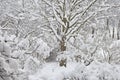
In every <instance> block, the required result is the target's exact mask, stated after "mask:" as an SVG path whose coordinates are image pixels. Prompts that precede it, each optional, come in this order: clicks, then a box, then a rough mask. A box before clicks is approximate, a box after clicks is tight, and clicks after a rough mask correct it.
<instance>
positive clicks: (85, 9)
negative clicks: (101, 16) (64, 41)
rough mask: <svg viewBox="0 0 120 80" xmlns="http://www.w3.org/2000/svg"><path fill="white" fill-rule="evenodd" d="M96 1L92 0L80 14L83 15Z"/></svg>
mask: <svg viewBox="0 0 120 80" xmlns="http://www.w3.org/2000/svg"><path fill="white" fill-rule="evenodd" d="M96 1H97V0H93V1H92V2H91V3H90V4H89V5H88V6H87V8H86V9H85V10H84V11H83V13H82V15H81V16H83V15H84V14H85V13H86V12H87V10H88V9H89V8H90V7H91V6H92V5H93V4H94V3H95V2H96Z"/></svg>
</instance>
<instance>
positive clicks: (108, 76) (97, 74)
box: [29, 62, 120, 80]
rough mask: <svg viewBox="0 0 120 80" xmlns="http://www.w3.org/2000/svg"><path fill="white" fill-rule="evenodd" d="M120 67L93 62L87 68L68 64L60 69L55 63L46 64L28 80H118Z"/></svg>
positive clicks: (76, 64) (81, 65)
mask: <svg viewBox="0 0 120 80" xmlns="http://www.w3.org/2000/svg"><path fill="white" fill-rule="evenodd" d="M119 75H120V65H111V64H108V63H99V62H93V63H91V65H89V66H85V65H84V64H80V63H73V62H71V63H68V64H67V67H60V66H59V65H58V64H57V63H46V64H45V65H44V66H43V67H42V68H41V69H39V70H38V72H37V73H36V74H34V75H30V76H29V80H120V76H119Z"/></svg>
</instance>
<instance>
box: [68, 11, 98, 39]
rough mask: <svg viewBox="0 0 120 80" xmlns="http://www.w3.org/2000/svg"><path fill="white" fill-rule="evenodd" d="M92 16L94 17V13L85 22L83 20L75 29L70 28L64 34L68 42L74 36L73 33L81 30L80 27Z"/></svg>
mask: <svg viewBox="0 0 120 80" xmlns="http://www.w3.org/2000/svg"><path fill="white" fill-rule="evenodd" d="M94 15H96V13H93V14H91V15H90V16H88V17H87V18H86V19H85V20H83V21H82V22H81V23H80V25H79V26H78V27H77V26H76V27H74V28H71V29H70V30H69V31H68V33H66V35H67V36H68V40H69V39H70V36H71V35H72V34H74V33H75V32H79V30H80V29H81V28H82V26H83V25H84V24H85V23H86V22H87V21H88V20H89V19H91V18H92V17H93V16H94Z"/></svg>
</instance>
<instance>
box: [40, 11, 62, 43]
mask: <svg viewBox="0 0 120 80" xmlns="http://www.w3.org/2000/svg"><path fill="white" fill-rule="evenodd" d="M41 14H42V15H43V16H44V18H45V19H46V20H47V21H48V24H49V26H48V27H49V28H50V29H51V30H52V32H53V33H54V34H55V36H56V38H57V39H58V40H60V41H61V37H60V36H59V35H58V34H57V30H55V28H53V25H52V23H51V22H50V21H49V19H48V17H47V16H46V15H45V14H44V13H43V12H41Z"/></svg>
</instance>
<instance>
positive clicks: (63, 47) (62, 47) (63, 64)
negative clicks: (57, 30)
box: [59, 37, 67, 67]
mask: <svg viewBox="0 0 120 80" xmlns="http://www.w3.org/2000/svg"><path fill="white" fill-rule="evenodd" d="M60 51H61V54H63V53H64V51H66V45H65V37H62V40H61V41H60ZM66 61H67V59H61V60H60V62H59V65H60V66H64V67H66V63H67V62H66Z"/></svg>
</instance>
